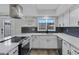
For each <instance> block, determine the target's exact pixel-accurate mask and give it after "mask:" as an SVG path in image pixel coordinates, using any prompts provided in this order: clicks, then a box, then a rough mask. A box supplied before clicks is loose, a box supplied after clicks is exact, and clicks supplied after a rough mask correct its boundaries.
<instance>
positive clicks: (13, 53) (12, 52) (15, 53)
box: [8, 46, 18, 55]
mask: <svg viewBox="0 0 79 59" xmlns="http://www.w3.org/2000/svg"><path fill="white" fill-rule="evenodd" d="M8 54H9V55H18V46H17V47H15V48H14V49H13V50H11V51H10V52H9V53H8Z"/></svg>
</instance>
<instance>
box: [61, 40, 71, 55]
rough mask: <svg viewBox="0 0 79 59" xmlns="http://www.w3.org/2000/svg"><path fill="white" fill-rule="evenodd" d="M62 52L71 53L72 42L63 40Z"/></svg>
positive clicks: (64, 53)
mask: <svg viewBox="0 0 79 59" xmlns="http://www.w3.org/2000/svg"><path fill="white" fill-rule="evenodd" d="M62 54H63V55H70V44H69V43H67V42H66V41H64V40H63V43H62Z"/></svg>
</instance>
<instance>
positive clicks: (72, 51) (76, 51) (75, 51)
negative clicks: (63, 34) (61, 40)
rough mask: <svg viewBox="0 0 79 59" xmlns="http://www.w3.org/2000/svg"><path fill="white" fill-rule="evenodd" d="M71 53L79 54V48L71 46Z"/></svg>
mask: <svg viewBox="0 0 79 59" xmlns="http://www.w3.org/2000/svg"><path fill="white" fill-rule="evenodd" d="M71 55H79V49H77V48H75V47H73V46H71Z"/></svg>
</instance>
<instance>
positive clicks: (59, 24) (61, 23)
mask: <svg viewBox="0 0 79 59" xmlns="http://www.w3.org/2000/svg"><path fill="white" fill-rule="evenodd" d="M58 26H59V27H63V26H64V23H63V16H60V17H59V18H58Z"/></svg>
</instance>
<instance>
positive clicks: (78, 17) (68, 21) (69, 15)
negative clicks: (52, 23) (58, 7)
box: [58, 6, 79, 27]
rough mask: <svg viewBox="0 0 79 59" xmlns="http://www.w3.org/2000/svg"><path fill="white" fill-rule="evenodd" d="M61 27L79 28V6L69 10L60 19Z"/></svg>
mask: <svg viewBox="0 0 79 59" xmlns="http://www.w3.org/2000/svg"><path fill="white" fill-rule="evenodd" d="M58 26H59V27H79V6H75V8H72V9H70V11H69V10H68V11H67V12H65V13H64V15H61V16H60V17H58Z"/></svg>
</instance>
